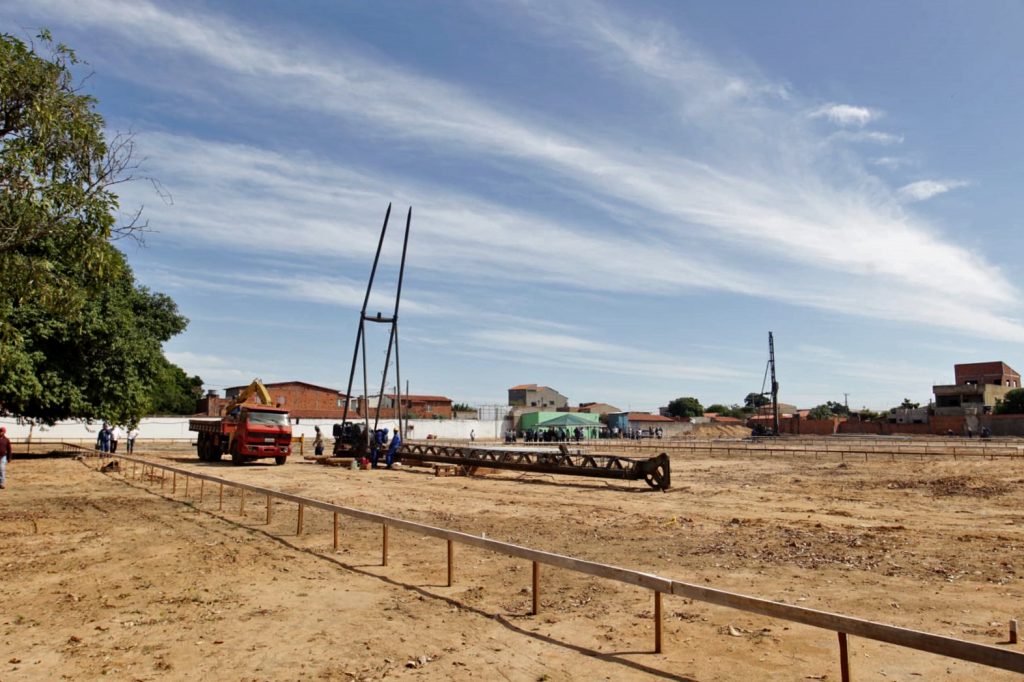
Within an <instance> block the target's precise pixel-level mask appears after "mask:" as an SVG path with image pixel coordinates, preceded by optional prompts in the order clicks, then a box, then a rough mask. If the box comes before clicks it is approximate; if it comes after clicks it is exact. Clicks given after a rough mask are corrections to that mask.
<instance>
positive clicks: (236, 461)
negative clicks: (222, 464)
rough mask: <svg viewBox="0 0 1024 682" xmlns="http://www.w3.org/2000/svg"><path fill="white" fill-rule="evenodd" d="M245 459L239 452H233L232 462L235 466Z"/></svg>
mask: <svg viewBox="0 0 1024 682" xmlns="http://www.w3.org/2000/svg"><path fill="white" fill-rule="evenodd" d="M244 461H245V458H244V457H242V456H241V455H240V454H238V453H237V452H232V453H231V463H232V464H234V465H235V466H238V465H240V464H242V463H243V462H244Z"/></svg>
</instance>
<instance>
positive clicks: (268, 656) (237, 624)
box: [0, 447, 1024, 681]
mask: <svg viewBox="0 0 1024 682" xmlns="http://www.w3.org/2000/svg"><path fill="white" fill-rule="evenodd" d="M150 456H153V457H161V458H164V459H166V460H169V461H178V463H180V465H182V466H185V467H189V468H192V469H195V470H202V471H204V472H206V473H211V474H214V475H218V476H223V477H225V478H229V479H233V480H239V481H246V482H250V483H253V484H256V485H261V486H266V487H270V488H275V489H279V490H283V491H287V492H293V493H298V494H302V495H306V496H309V497H314V498H318V499H323V500H327V501H331V502H335V503H339V504H344V505H347V506H351V507H356V508H361V509H366V510H370V511H376V512H383V513H387V514H391V515H394V516H398V517H401V518H405V519H410V520H414V521H421V522H427V523H430V524H433V525H438V526H443V527H447V528H453V529H458V530H462V531H466V532H471V533H477V534H479V533H486V535H487V537H491V538H496V539H501V540H507V541H510V542H515V543H518V544H522V545H526V546H528V547H533V548H537V549H543V550H548V551H553V552H558V553H562V554H569V555H572V556H577V557H581V558H586V559H592V560H596V561H601V562H605V563H610V564H615V565H619V566H624V567H628V568H635V569H639V570H644V571H649V572H652V573H657V574H659V575H662V576H665V577H670V578H674V579H678V580H685V581H689V582H695V583H702V584H707V585H710V586H714V587H718V588H723V589H729V590H733V591H736V592H741V593H743V594H749V595H753V596H758V597H764V598H768V599H774V600H779V601H785V602H787V603H793V604H800V605H803V606H808V607H812V608H819V609H824V610H829V611H837V612H840V613H844V614H849V615H853V616H858V617H864V618H869V619H872V620H877V621H880V622H884V623H892V624H896V625H902V626H906V627H911V628H915V629H920V630H925V631H928V632H934V633H938V634H945V635H950V636H954V637H961V638H965V639H969V640H972V641H976V642H982V643H986V644H993V645H1000V646H1008V645H1007V644H1006V640H1007V628H1008V621H1009V619H1011V618H1016V617H1019V616H1021V615H1024V614H1021V605H1022V596H1024V589H1022V587H1024V585H1022V582H1021V575H1022V574H1024V559H1022V558H1021V557H1022V548H1024V504H1022V503H1024V492H1022V490H1024V486H1022V484H1024V464H1021V463H1018V462H1014V461H1007V460H997V461H979V462H962V461H961V462H955V463H954V462H939V461H923V462H921V461H913V462H909V461H905V462H900V461H896V462H884V461H879V462H870V463H857V462H849V461H847V462H839V461H838V460H835V461H830V460H827V459H819V460H817V461H814V460H808V459H807V458H796V457H791V458H767V457H762V458H750V459H725V458H694V459H687V458H676V459H674V460H673V462H672V465H673V472H672V477H673V482H674V484H675V486H674V487H673V488H672V489H671V490H670V491H669V492H667V493H661V492H656V491H650V490H648V488H647V486H646V485H644V484H643V483H640V482H637V483H620V482H610V481H602V480H590V479H581V478H570V477H556V476H550V475H533V474H526V475H523V474H518V473H502V474H498V475H491V476H486V477H475V478H464V477H441V478H438V477H434V476H433V475H432V473H428V472H427V471H426V470H423V469H404V470H397V471H350V470H346V469H339V468H334V467H324V466H320V465H316V464H313V463H309V462H304V461H302V460H299V459H298V458H295V459H293V460H291V461H289V463H288V464H287V465H286V466H283V467H274V466H267V465H263V464H260V465H247V466H242V467H233V466H231V465H230V464H209V463H202V462H199V461H198V460H197V459H195V458H194V455H193V454H192V453H190V452H188V451H186V450H185V449H184V448H183V447H179V449H178V450H177V452H173V451H163V452H158V451H154V452H151V453H150ZM8 474H9V485H8V488H7V489H6V490H4V491H0V521H2V524H3V526H2V527H3V529H4V533H3V535H2V538H0V557H2V560H0V568H2V576H3V579H2V580H0V603H2V609H0V680H3V681H7V680H55V679H71V680H78V679H96V678H99V677H102V676H106V677H108V678H110V679H123V680H177V679H223V680H355V679H383V678H389V679H391V678H402V679H406V678H408V679H423V680H448V679H454V680H470V679H473V680H495V679H507V680H537V681H539V680H569V679H584V680H591V679H608V680H630V679H657V678H665V679H672V680H700V681H708V680H751V679H757V680H838V679H839V667H838V647H837V643H836V635H835V634H834V633H832V632H829V631H825V630H818V629H815V628H810V627H806V626H802V625H797V624H791V623H786V622H783V621H777V620H771V619H767V618H761V617H758V616H753V615H749V614H746V613H743V612H739V611H732V610H728V609H724V608H721V607H716V606H709V605H706V604H702V603H699V602H691V601H689V600H684V599H681V598H678V597H673V596H671V595H666V596H665V598H664V599H665V601H664V609H665V619H664V621H665V632H664V642H665V651H664V653H662V654H654V653H651V650H652V646H653V622H652V618H651V616H652V613H653V599H652V595H651V593H650V592H649V591H645V590H642V589H639V588H634V587H630V586H626V585H621V584H618V583H614V582H610V581H605V580H600V579H594V578H589V577H587V576H582V575H579V574H575V573H571V572H568V571H563V570H559V569H555V568H550V567H542V573H541V608H540V614H539V615H538V616H535V617H534V616H530V615H529V611H530V591H529V590H530V566H529V564H528V563H527V562H524V561H521V560H516V559H511V558H507V557H502V556H496V555H492V554H489V553H487V552H483V551H479V550H475V549H472V548H467V547H464V546H458V545H456V550H455V551H456V554H455V581H454V585H453V587H450V588H449V587H446V586H445V566H446V563H445V544H444V542H442V541H439V540H437V539H434V538H427V537H422V536H417V535H415V534H412V533H408V532H402V531H397V530H392V531H391V534H390V543H389V544H390V561H389V566H387V567H381V566H380V565H379V564H380V544H381V539H380V533H381V531H380V527H379V526H374V525H370V524H365V523H360V522H357V521H354V520H348V521H344V525H343V527H342V533H341V549H340V550H339V551H337V552H335V551H334V550H333V549H332V547H331V517H330V515H329V514H327V513H324V512H319V511H317V510H307V512H306V515H305V533H304V534H303V535H301V536H297V535H296V508H295V505H289V504H284V503H280V502H279V503H275V504H274V508H273V520H272V522H271V523H270V525H269V526H268V525H265V513H266V507H265V501H264V499H262V498H260V499H252V495H251V494H250V496H249V497H248V498H247V504H246V509H245V516H244V517H242V516H240V515H239V511H240V510H239V506H240V505H239V502H240V500H239V497H238V496H237V493H235V492H231V491H230V489H229V492H228V493H226V494H225V499H224V509H223V511H219V510H218V500H217V495H216V492H215V491H214V490H213V487H214V486H212V485H209V484H206V485H205V489H204V490H203V498H204V499H203V501H202V502H201V503H200V501H199V492H200V491H199V490H198V485H197V484H196V483H194V482H193V483H192V484H190V488H189V491H188V497H186V496H185V490H184V484H183V483H182V481H181V480H179V481H178V484H177V488H176V490H175V491H174V492H173V493H172V491H171V480H170V478H168V479H167V481H165V485H164V487H163V489H161V488H160V485H159V481H158V480H153V481H145V482H143V481H125V480H124V479H123V477H120V476H116V475H106V474H101V473H98V472H96V471H94V470H92V469H90V468H89V467H88V466H86V464H84V463H82V462H77V461H74V460H69V459H39V460H29V459H15V460H14V461H13V463H12V464H11V466H10V468H9V470H8ZM1018 571H1020V572H1018ZM1017 646H1020V645H1017ZM851 653H852V669H853V673H854V678H855V679H860V680H865V679H884V680H922V679H923V680H935V679H943V680H981V679H984V680H1008V679H1017V676H1016V675H1011V674H1010V673H1001V672H999V671H996V670H993V669H989V668H983V667H980V666H976V665H973V664H969V663H963V662H959V661H955V660H952V659H947V658H944V657H941V656H935V655H931V654H926V653H920V652H914V651H910V650H906V649H901V648H898V647H894V646H888V645H882V644H876V643H873V642H869V641H865V640H860V639H857V638H852V639H851Z"/></svg>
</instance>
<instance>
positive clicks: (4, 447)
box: [0, 426, 14, 488]
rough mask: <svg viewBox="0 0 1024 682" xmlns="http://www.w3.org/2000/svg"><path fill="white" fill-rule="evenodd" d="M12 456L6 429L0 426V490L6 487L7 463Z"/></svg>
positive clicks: (12, 452)
mask: <svg viewBox="0 0 1024 682" xmlns="http://www.w3.org/2000/svg"><path fill="white" fill-rule="evenodd" d="M13 454H14V451H13V450H12V449H11V441H10V439H8V438H7V427H6V426H0V488H6V487H7V462H8V461H9V460H10V459H11V456H12V455H13Z"/></svg>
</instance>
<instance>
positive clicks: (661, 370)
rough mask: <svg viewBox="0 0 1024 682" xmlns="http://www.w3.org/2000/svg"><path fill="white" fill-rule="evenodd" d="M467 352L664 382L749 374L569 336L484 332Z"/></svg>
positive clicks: (470, 338)
mask: <svg viewBox="0 0 1024 682" xmlns="http://www.w3.org/2000/svg"><path fill="white" fill-rule="evenodd" d="M464 340H465V341H466V342H468V343H469V344H470V346H471V350H469V351H468V352H469V353H471V354H473V355H475V356H478V357H491V356H493V355H494V354H500V355H501V357H503V358H506V359H507V358H509V357H519V358H523V359H527V360H529V362H530V365H531V366H548V367H559V368H565V367H571V368H575V369H581V370H588V371H591V372H599V373H603V374H621V375H624V376H634V377H635V376H644V377H650V378H656V379H663V380H670V381H671V380H675V381H693V380H728V379H734V378H746V377H747V376H748V374H747V373H746V372H741V371H738V370H736V369H735V368H732V367H718V366H712V365H707V364H701V365H696V364H687V363H684V362H680V361H679V358H678V357H677V356H673V355H666V354H664V353H658V352H652V351H645V350H643V349H639V348H633V347H626V346H622V345H618V344H610V343H605V342H602V341H594V340H592V339H588V338H584V337H580V336H571V335H568V334H546V333H537V332H532V331H529V330H523V329H519V328H511V327H509V328H495V329H480V330H476V331H472V332H470V333H468V334H466V335H465V337H464Z"/></svg>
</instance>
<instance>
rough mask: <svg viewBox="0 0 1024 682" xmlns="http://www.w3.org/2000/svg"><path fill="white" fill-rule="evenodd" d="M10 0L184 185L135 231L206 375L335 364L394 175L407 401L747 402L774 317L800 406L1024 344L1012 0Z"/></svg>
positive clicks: (0, 17)
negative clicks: (546, 396) (403, 232)
mask: <svg viewBox="0 0 1024 682" xmlns="http://www.w3.org/2000/svg"><path fill="white" fill-rule="evenodd" d="M0 22H2V23H3V26H4V29H3V30H5V31H7V32H11V33H15V34H17V35H20V36H22V37H25V36H31V35H32V34H34V33H35V32H36V30H37V29H38V28H39V27H47V28H49V29H51V30H52V32H53V34H54V36H55V37H56V38H57V39H58V40H61V41H63V42H66V43H67V44H69V45H71V46H72V47H74V48H75V49H76V51H77V52H78V53H79V55H80V56H81V57H82V58H83V59H85V60H86V61H88V63H89V66H88V69H89V70H90V71H92V72H93V75H92V76H91V77H90V78H89V79H88V80H87V81H86V83H85V89H86V90H87V91H88V92H90V93H92V94H94V95H96V96H97V97H98V98H99V100H100V105H99V109H100V111H101V113H103V115H104V116H105V117H106V120H107V124H108V127H109V128H110V130H111V131H125V130H132V131H134V133H135V135H136V142H137V149H138V152H139V156H140V157H142V158H144V174H145V175H147V176H150V177H153V178H155V179H157V180H158V181H159V183H160V185H161V186H162V188H163V190H164V192H163V194H162V195H161V194H160V193H158V192H156V191H155V190H154V189H153V187H152V185H151V184H150V183H147V182H145V181H140V182H135V183H132V184H129V185H126V186H124V187H123V189H122V191H121V198H122V207H123V208H124V209H125V210H126V211H130V210H133V209H135V208H137V207H138V206H139V205H143V206H144V207H145V215H146V217H147V218H148V220H149V224H150V227H151V228H152V230H153V232H152V233H151V234H149V235H148V236H147V238H146V245H145V247H138V246H136V245H135V244H133V243H122V244H121V246H122V248H123V249H124V250H125V252H126V254H127V256H128V258H129V261H130V263H131V264H132V266H133V267H134V268H135V272H136V276H137V278H138V280H139V281H140V282H141V283H143V284H145V285H147V286H149V287H151V288H153V289H155V290H158V291H163V292H165V293H168V294H170V295H171V296H172V297H173V298H174V299H175V300H176V301H177V302H178V304H179V306H180V308H181V310H182V312H183V313H184V314H185V315H186V316H188V317H189V318H190V320H191V324H190V326H189V329H188V331H186V332H185V333H184V334H183V335H181V336H180V337H178V338H175V339H174V340H172V341H171V342H170V343H168V344H167V346H166V350H167V353H168V356H169V357H170V358H171V359H172V360H173V361H175V362H177V363H178V364H179V365H181V366H182V367H184V368H185V369H186V370H187V371H188V372H189V373H198V374H200V375H201V376H202V377H203V379H204V380H205V381H206V384H207V387H208V388H222V387H224V386H230V385H237V384H242V383H247V382H248V381H249V380H250V379H251V378H252V377H254V376H259V377H262V378H263V379H264V380H265V381H278V380H288V379H297V380H304V381H309V382H313V383H318V384H324V385H328V386H335V387H339V388H342V389H343V388H344V386H345V383H346V380H347V375H348V366H349V361H350V357H351V349H352V344H353V341H354V338H355V332H356V324H357V319H358V317H357V315H358V306H359V304H360V303H361V300H362V290H363V287H364V286H365V280H366V276H367V274H368V271H369V266H370V262H371V259H372V255H373V250H374V248H375V246H376V236H377V232H378V230H379V229H380V223H381V220H382V218H383V215H384V211H385V209H386V207H387V204H388V202H394V204H395V214H396V215H397V216H398V217H401V218H403V219H404V214H405V210H406V208H407V207H408V206H410V205H411V206H413V223H412V236H411V239H410V247H409V260H408V270H407V276H406V288H405V292H404V300H403V303H402V315H401V330H400V331H401V342H402V366H403V379H406V378H407V379H409V381H410V385H411V389H412V391H413V392H414V393H440V394H444V395H448V396H450V397H452V398H453V399H455V400H457V401H461V402H468V403H476V404H487V403H501V402H504V400H505V397H506V395H505V390H506V389H507V388H508V387H509V386H512V385H514V384H519V383H534V382H535V383H541V384H547V385H550V386H553V387H555V388H557V389H558V390H560V391H561V392H562V393H564V394H566V395H567V396H569V398H570V400H571V401H572V402H574V403H576V402H580V401H602V402H610V403H612V404H615V405H618V406H620V407H622V408H631V409H654V408H656V407H657V406H659V405H664V404H666V403H667V402H668V401H669V400H671V399H672V398H675V397H678V396H681V395H694V396H697V397H698V398H700V399H701V401H702V402H704V404H705V405H707V404H710V403H712V402H725V403H734V402H739V401H741V400H742V398H743V396H745V395H746V394H747V393H749V392H751V391H759V390H760V389H761V384H762V375H763V371H764V364H765V360H766V358H767V334H768V331H769V330H773V331H774V332H775V337H776V345H777V356H778V368H779V379H780V383H781V386H782V389H781V399H782V400H783V401H784V402H787V403H796V404H798V405H801V406H813V405H815V404H818V403H821V402H824V401H826V400H842V398H843V394H844V393H848V394H849V402H850V405H851V407H860V406H868V407H872V408H876V409H879V408H885V407H889V406H891V405H893V404H896V403H898V402H899V401H900V400H901V399H902V398H903V397H910V398H912V399H914V400H918V401H921V402H926V401H927V400H928V398H929V395H930V387H931V385H932V384H933V383H935V382H943V383H945V382H951V381H952V365H953V364H954V363H956V362H974V361H986V360H997V359H998V360H1004V361H1006V362H1008V363H1009V364H1010V365H1011V366H1014V367H1016V368H1017V369H1018V370H1020V369H1022V367H1024V357H1021V353H1020V352H1019V348H1020V342H1021V341H1022V340H1024V322H1022V321H1021V312H1022V311H1021V303H1020V286H1019V284H1018V282H1019V281H1020V275H1021V267H1020V265H1019V262H1020V253H1021V247H1022V246H1024V230H1021V221H1022V218H1021V211H1020V210H1019V206H1018V203H1019V197H1020V192H1019V183H1020V179H1021V178H1022V177H1024V168H1022V165H1024V161H1022V159H1024V136H1022V135H1021V134H1020V126H1021V123H1020V115H1019V114H1020V110H1021V105H1022V104H1024V82H1022V81H1024V75H1022V72H1021V70H1020V68H1019V65H1020V64H1021V63H1022V62H1024V43H1022V41H1020V40H1019V34H1018V32H1017V29H1018V28H1019V27H1020V26H1021V25H1024V5H1022V4H1020V3H1018V2H1009V1H1007V2H988V3H949V2H906V3H889V2H860V3H806V2H773V3H759V2H749V3H740V2H735V3H679V2H653V1H652V2H622V3H614V2H587V1H566V2H557V1H552V2H534V1H532V0H520V1H509V2H468V1H467V2H457V1H451V2H437V3H413V2H407V3H406V2H392V1H387V0H385V1H373V2H371V1H358V2H357V1H352V2H340V1H339V2H327V1H322V2H305V3H275V2H219V3H213V2H208V3H205V2H173V3H172V2H159V1H154V0H138V1H135V2H116V1H114V0H8V1H7V2H5V3H3V4H2V5H0ZM393 217H394V216H393ZM401 222H402V221H401V220H399V221H397V222H393V223H392V225H393V229H392V231H391V232H392V234H391V237H392V239H390V240H389V244H388V249H387V251H386V254H385V258H386V260H387V262H386V264H385V270H384V276H383V281H382V285H384V286H382V287H381V290H382V291H383V290H384V289H385V286H386V285H387V284H389V283H390V282H393V281H394V276H395V270H396V268H395V264H396V263H397V255H398V249H399V247H400V230H399V229H394V228H398V227H400V223H401ZM387 305H388V303H387V300H386V297H382V299H381V300H380V301H379V302H376V303H375V304H373V305H372V306H371V308H372V310H371V312H374V311H376V310H377V309H384V310H386V309H387ZM370 341H371V344H370V349H371V353H370V358H371V362H375V363H376V365H377V367H376V369H378V371H379V368H380V366H381V365H382V364H383V351H384V339H383V337H381V338H377V336H373V337H371V339H370ZM375 342H376V343H375Z"/></svg>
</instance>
